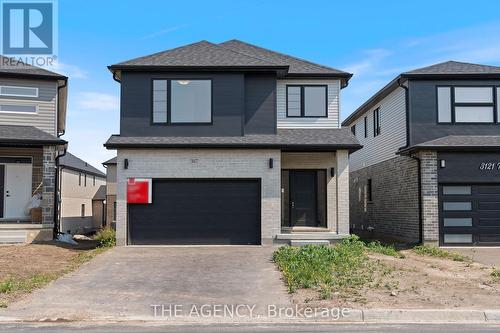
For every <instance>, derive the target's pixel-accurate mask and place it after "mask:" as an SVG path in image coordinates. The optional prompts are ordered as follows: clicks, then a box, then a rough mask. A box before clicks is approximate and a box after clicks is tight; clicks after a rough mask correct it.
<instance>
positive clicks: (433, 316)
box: [0, 309, 500, 325]
mask: <svg viewBox="0 0 500 333" xmlns="http://www.w3.org/2000/svg"><path fill="white" fill-rule="evenodd" d="M133 322H136V323H151V324H164V325H185V324H201V325H204V324H206V325H208V324H301V323H304V324H312V323H315V324H333V323H339V324H349V323H353V324H355V323H358V324H362V323H377V324H390V323H433V324H438V323H469V324H477V323H491V324H495V323H496V324H500V310H443V309H415V310H395V309H369V310H350V312H349V316H348V317H342V318H339V319H337V320H335V319H333V318H318V317H310V318H299V317H293V318H292V317H290V318H270V317H255V318H193V317H179V318H175V319H172V318H154V317H151V316H120V317H95V318H65V317H51V318H49V317H43V318H23V317H8V316H0V324H2V323H46V324H50V323H51V324H64V323H82V324H86V323H87V324H97V323H101V324H104V323H133Z"/></svg>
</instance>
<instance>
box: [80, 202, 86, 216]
mask: <svg viewBox="0 0 500 333" xmlns="http://www.w3.org/2000/svg"><path fill="white" fill-rule="evenodd" d="M81 214H82V215H81V217H85V204H82V211H81Z"/></svg>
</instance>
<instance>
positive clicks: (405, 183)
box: [350, 156, 420, 243]
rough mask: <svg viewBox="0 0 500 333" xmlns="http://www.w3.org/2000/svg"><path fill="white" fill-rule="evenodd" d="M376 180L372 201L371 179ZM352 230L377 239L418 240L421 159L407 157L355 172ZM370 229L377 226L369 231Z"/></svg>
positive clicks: (374, 181)
mask: <svg viewBox="0 0 500 333" xmlns="http://www.w3.org/2000/svg"><path fill="white" fill-rule="evenodd" d="M370 178H371V179H372V194H373V195H372V199H373V201H372V202H368V195H367V180H368V179H370ZM350 185H351V186H350V187H351V191H350V213H351V231H352V232H353V233H360V234H365V235H371V236H373V238H382V239H384V238H391V239H398V240H401V241H405V242H411V243H413V242H418V241H419V233H420V230H419V229H420V223H419V207H418V162H417V161H416V160H415V159H413V158H411V157H406V156H398V157H395V158H392V159H390V160H387V161H384V162H381V163H378V164H375V165H372V166H369V167H366V168H363V169H360V170H357V171H354V172H351V174H350ZM369 228H374V229H373V231H370V232H368V231H367V230H368V229H369Z"/></svg>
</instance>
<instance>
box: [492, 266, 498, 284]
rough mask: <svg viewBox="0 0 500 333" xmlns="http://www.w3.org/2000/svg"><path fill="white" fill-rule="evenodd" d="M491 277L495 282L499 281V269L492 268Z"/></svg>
mask: <svg viewBox="0 0 500 333" xmlns="http://www.w3.org/2000/svg"><path fill="white" fill-rule="evenodd" d="M491 277H492V278H493V280H495V282H496V281H498V282H500V269H496V268H494V269H493V271H492V272H491Z"/></svg>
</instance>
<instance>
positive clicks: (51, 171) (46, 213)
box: [42, 146, 56, 224]
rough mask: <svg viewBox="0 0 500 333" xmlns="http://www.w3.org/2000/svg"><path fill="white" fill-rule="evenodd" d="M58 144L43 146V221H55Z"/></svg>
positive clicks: (45, 222)
mask: <svg viewBox="0 0 500 333" xmlns="http://www.w3.org/2000/svg"><path fill="white" fill-rule="evenodd" d="M55 158H56V146H44V147H43V185H42V223H44V224H50V223H53V222H54V193H55V182H56V161H55Z"/></svg>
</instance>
